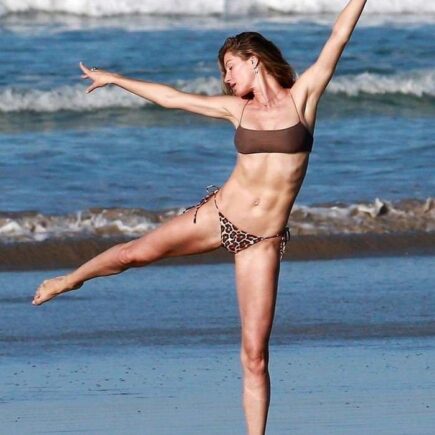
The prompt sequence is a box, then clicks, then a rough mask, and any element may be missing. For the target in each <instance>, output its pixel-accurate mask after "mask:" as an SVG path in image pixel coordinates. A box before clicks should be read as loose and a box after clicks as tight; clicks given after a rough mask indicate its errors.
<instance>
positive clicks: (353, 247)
mask: <svg viewBox="0 0 435 435" xmlns="http://www.w3.org/2000/svg"><path fill="white" fill-rule="evenodd" d="M129 240H131V238H125V237H124V238H91V239H65V240H46V241H42V242H21V243H14V244H9V243H3V244H2V243H0V270H47V269H57V268H63V267H77V266H79V265H81V264H82V263H84V262H85V261H87V260H88V259H90V258H92V257H94V256H95V255H97V254H99V253H100V252H102V251H104V250H106V249H108V248H109V247H111V246H113V245H115V244H116V243H121V242H126V241H129ZM390 255H397V256H408V255H435V232H424V231H421V232H405V233H385V234H376V233H366V234H347V235H346V234H342V235H329V236H310V235H306V236H293V235H292V236H291V239H290V241H289V243H288V244H287V251H286V253H285V255H284V258H283V261H305V260H325V259H335V258H355V257H367V256H390ZM233 259H234V257H233V255H232V254H230V253H228V252H227V251H226V250H225V249H224V248H222V247H221V248H219V249H217V250H215V251H212V252H210V253H206V254H201V255H191V256H185V257H177V258H168V259H165V260H163V261H160V262H158V263H156V264H159V265H175V264H214V263H228V262H232V261H233Z"/></svg>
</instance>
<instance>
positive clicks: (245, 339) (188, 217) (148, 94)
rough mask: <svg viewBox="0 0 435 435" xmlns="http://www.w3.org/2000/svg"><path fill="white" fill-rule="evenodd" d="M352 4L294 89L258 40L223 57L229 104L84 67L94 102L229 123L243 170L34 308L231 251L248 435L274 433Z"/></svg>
mask: <svg viewBox="0 0 435 435" xmlns="http://www.w3.org/2000/svg"><path fill="white" fill-rule="evenodd" d="M365 3H366V1H365V0H351V1H349V2H348V4H347V6H346V7H345V8H344V9H343V11H342V12H341V13H340V15H339V17H338V19H337V21H336V23H335V25H334V27H333V31H332V33H331V36H330V37H329V39H328V41H327V42H326V44H325V46H324V47H323V49H322V51H321V53H320V55H319V57H318V59H317V60H316V62H315V63H314V64H313V65H312V66H310V67H309V68H308V69H307V70H306V71H305V72H304V73H303V74H301V75H300V77H299V78H298V79H297V80H295V76H294V72H293V70H292V68H291V67H290V66H289V64H288V63H287V62H286V61H285V60H284V59H283V57H282V55H281V52H280V51H279V49H278V48H277V47H276V46H275V45H274V44H273V43H272V42H270V41H268V40H266V39H265V38H264V37H262V36H261V35H260V34H258V33H255V32H245V33H241V34H239V35H237V36H235V37H231V38H228V39H227V40H226V41H225V43H224V45H223V47H222V48H221V49H220V51H219V56H218V59H219V66H220V69H221V72H222V79H223V86H224V91H225V95H222V96H203V95H193V94H189V93H185V92H180V91H178V90H176V89H174V88H172V87H169V86H166V85H163V84H158V83H151V82H145V81H141V80H134V79H129V78H126V77H123V76H121V75H119V74H114V73H110V72H108V71H104V70H100V69H97V68H91V69H89V68H87V67H86V66H85V65H83V64H82V63H80V67H81V69H82V71H83V75H82V78H85V79H90V80H92V84H91V85H90V86H89V87H88V89H87V91H86V92H92V91H93V90H94V89H97V88H99V87H102V86H105V85H107V84H113V85H117V86H120V87H122V88H124V89H126V90H127V91H129V92H132V93H134V94H136V95H139V96H141V97H143V98H146V99H147V100H150V101H152V102H154V103H156V104H158V105H160V106H162V107H165V108H171V109H184V110H187V111H190V112H194V113H199V114H202V115H205V116H210V117H214V118H222V119H225V120H227V121H229V122H231V123H232V124H233V125H234V126H235V127H236V135H235V145H236V148H237V151H238V155H237V163H236V166H235V168H234V171H233V172H232V174H231V176H230V177H229V179H228V180H227V181H226V182H225V183H224V185H223V186H222V187H220V188H219V187H215V188H214V189H212V190H211V191H209V193H208V194H207V195H206V196H205V197H204V198H203V199H202V201H200V203H199V204H198V205H196V206H192V207H190V208H189V209H187V210H186V211H185V212H184V213H183V214H181V215H179V216H176V217H174V218H173V219H171V220H170V221H168V222H166V223H165V224H163V225H161V226H160V227H158V228H157V229H155V230H154V231H152V232H150V233H148V234H146V235H145V236H143V237H141V238H139V239H137V240H133V241H130V242H128V243H122V244H119V245H116V246H113V247H112V248H110V249H108V250H107V251H105V252H103V253H102V254H100V255H98V256H97V257H95V258H93V259H91V260H90V261H88V262H87V263H85V264H83V265H82V266H81V267H79V268H78V269H77V270H75V271H73V272H71V273H70V274H68V275H66V276H60V277H56V278H53V279H50V280H46V281H44V282H43V283H42V284H41V285H40V287H39V288H38V289H37V291H36V294H35V297H34V300H33V304H34V305H41V304H42V303H44V302H46V301H48V300H50V299H52V298H54V297H55V296H58V295H59V294H61V293H64V292H67V291H70V290H74V289H78V288H79V287H81V286H82V285H83V283H84V282H85V281H87V280H90V279H92V278H95V277H98V276H107V275H114V274H118V273H120V272H122V271H124V270H126V269H128V268H130V267H139V266H145V265H148V264H150V263H153V262H155V261H158V260H161V259H163V258H165V257H174V256H180V255H192V254H199V253H202V252H207V251H212V250H214V249H217V248H219V247H220V246H224V247H225V248H226V249H228V250H229V251H231V252H233V253H234V254H235V267H236V280H237V295H238V301H239V307H240V317H241V326H242V344H241V363H242V367H243V372H244V380H243V405H244V410H245V415H246V421H247V427H248V433H249V434H251V435H252V434H263V433H265V427H266V420H267V413H268V408H269V400H270V378H269V373H268V342H269V336H270V332H271V328H272V321H273V316H274V308H275V300H276V294H277V283H278V275H279V269H280V260H281V258H282V254H283V253H284V250H285V245H286V243H287V241H288V238H289V233H288V228H287V227H286V223H287V221H288V218H289V215H290V211H291V209H292V206H293V203H294V202H295V199H296V196H297V194H298V192H299V190H300V188H301V185H302V182H303V179H304V176H305V173H306V170H307V166H308V159H309V153H310V151H311V148H312V143H313V131H314V124H315V118H316V109H317V105H318V103H319V99H320V97H321V96H322V94H323V92H324V91H325V88H326V86H327V84H328V82H329V81H330V79H331V77H332V75H333V73H334V71H335V67H336V65H337V62H338V60H339V58H340V55H341V53H342V52H343V49H344V47H345V46H346V44H347V42H348V41H349V39H350V37H351V34H352V32H353V29H354V28H355V25H356V23H357V21H358V19H359V17H360V15H361V12H362V10H363V8H364V5H365Z"/></svg>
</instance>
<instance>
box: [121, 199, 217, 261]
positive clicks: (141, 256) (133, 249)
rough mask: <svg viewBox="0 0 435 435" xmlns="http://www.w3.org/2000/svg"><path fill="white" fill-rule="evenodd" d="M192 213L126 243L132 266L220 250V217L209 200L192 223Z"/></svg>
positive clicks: (190, 211)
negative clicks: (131, 258) (132, 260)
mask: <svg viewBox="0 0 435 435" xmlns="http://www.w3.org/2000/svg"><path fill="white" fill-rule="evenodd" d="M194 213H195V209H194V208H193V209H190V210H188V211H187V212H185V213H184V214H181V215H179V216H176V217H174V218H172V219H170V220H169V221H167V222H165V223H164V224H162V225H160V226H159V227H158V228H156V229H155V230H153V231H151V232H149V233H147V234H146V235H144V236H143V237H141V238H139V239H136V240H133V241H131V242H129V243H127V246H128V251H129V256H131V257H133V258H134V259H135V263H140V262H141V260H142V261H143V263H148V262H149V261H155V260H158V259H162V258H165V257H174V256H182V255H193V254H200V253H204V252H208V251H212V250H214V249H217V248H219V246H220V245H221V234H220V225H219V215H218V212H217V210H216V208H215V206H214V204H213V203H212V201H210V200H208V201H207V202H206V203H205V204H204V205H203V206H202V207H201V208H200V209H199V210H198V214H197V220H196V223H193V216H194Z"/></svg>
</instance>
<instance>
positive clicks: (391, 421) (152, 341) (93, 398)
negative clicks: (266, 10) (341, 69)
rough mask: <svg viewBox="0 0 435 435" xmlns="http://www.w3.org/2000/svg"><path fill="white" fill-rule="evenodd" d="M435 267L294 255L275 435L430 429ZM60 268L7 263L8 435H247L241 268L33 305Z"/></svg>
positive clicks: (281, 322)
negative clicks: (14, 268)
mask: <svg viewBox="0 0 435 435" xmlns="http://www.w3.org/2000/svg"><path fill="white" fill-rule="evenodd" d="M313 270H315V271H316V273H315V274H313V273H312V271H313ZM181 271H182V273H180V272H181ZM61 272H63V271H62V270H58V271H56V274H57V273H61ZM432 272H433V257H430V256H415V257H379V258H376V257H372V258H351V259H341V260H329V261H313V260H312V261H298V262H284V263H283V265H282V270H281V275H280V290H279V295H278V303H277V310H276V318H275V323H274V328H273V331H272V337H271V349H270V355H271V361H270V372H271V378H272V402H271V408H270V414H269V431H268V434H272V435H275V434H276V435H281V434H282V435H287V434H295V435H299V434H300V435H305V434H319V435H324V434H325V435H326V434H328V435H329V434H331V435H333V434H334V435H336V434H346V435H348V434H350V435H363V434H364V435H365V434H367V433H376V434H391V435H392V434H394V435H397V434H403V435H405V434H407V435H426V434H427V435H429V434H432V433H433V427H434V426H435V417H434V416H435V414H434V412H433V410H434V406H435V381H434V379H435V376H434V375H435V373H434V372H435V367H434V364H433V361H434V360H435V358H434V357H435V322H434V317H435V294H434V292H433V288H434V279H433V273H432ZM53 273H54V272H53V271H51V272H50V271H28V272H2V273H0V286H1V294H0V304H1V307H2V316H1V317H0V329H1V337H0V352H1V370H0V391H1V397H0V427H1V433H5V434H15V433H17V434H42V433H44V434H46V433H63V432H68V433H69V432H72V433H75V432H81V433H92V434H100V433H104V434H137V433H141V434H142V433H143V434H159V435H160V434H168V435H169V434H181V435H184V434H186V435H188V434H243V433H244V420H243V412H242V408H241V401H240V392H241V370H240V365H239V339H240V337H239V331H240V326H239V320H238V313H237V304H236V299H235V292H234V282H233V279H234V275H233V269H232V265H230V264H227V263H222V264H204V265H183V266H176V265H173V266H166V267H160V266H150V267H148V268H143V269H136V270H131V271H128V272H126V273H124V274H122V275H118V276H114V277H110V278H106V279H100V280H94V281H92V282H90V283H88V285H87V286H86V287H84V288H83V289H81V290H80V291H78V292H74V293H71V294H67V295H62V296H61V297H59V298H58V299H57V300H55V301H53V302H51V303H49V304H46V305H43V306H42V307H38V308H36V307H33V306H32V305H31V304H30V301H31V296H32V292H33V289H34V287H35V286H36V284H37V283H39V282H40V280H41V279H43V278H44V277H47V276H51V275H53Z"/></svg>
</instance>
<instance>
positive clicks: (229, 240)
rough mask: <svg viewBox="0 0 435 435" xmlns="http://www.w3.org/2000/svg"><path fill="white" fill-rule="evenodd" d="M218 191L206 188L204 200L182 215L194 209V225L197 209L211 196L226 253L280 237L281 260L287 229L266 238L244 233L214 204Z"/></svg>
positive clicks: (214, 188)
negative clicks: (217, 214)
mask: <svg viewBox="0 0 435 435" xmlns="http://www.w3.org/2000/svg"><path fill="white" fill-rule="evenodd" d="M210 188H212V190H210ZM219 189H220V187H218V186H214V185H213V184H212V185H210V186H207V191H208V193H207V195H206V196H204V198H202V199H201V201H200V202H199V203H198V204H195V205H192V206H191V207H188V208H186V210H184V211H183V213H186V211H188V210H190V209H192V208H195V207H196V210H195V214H194V216H193V223H196V215H197V213H198V210H199V208H200V207H201V206H202V205H204V204H205V203H206V202H207V201H208V199H209V198H210V197H211V196H213V199H214V203H215V206H216V209H217V210H218V213H219V221H220V227H221V243H222V246H223V247H224V248H225V249H226V250H227V251H229V252H232V253H233V254H237V253H238V252H240V251H243V249H246V248H249V247H250V246H252V245H254V244H255V243H258V242H261V241H262V240H266V239H273V238H275V237H280V238H281V244H280V260H282V257H283V255H284V253H285V248H286V245H287V242H288V241H289V240H290V230H289V227H287V226H286V227H285V228H284V229H283V230H282V231H280V232H279V233H278V234H275V235H273V236H268V237H260V236H255V235H254V234H250V233H247V232H246V231H243V230H241V229H240V228H237V227H236V226H235V225H234V224H233V223H232V222H231V221H230V220H229V219H227V218H226V217H225V216H224V215H223V214H222V213H221V211H220V210H219V207H218V205H217V203H216V193H217V192H218V190H219Z"/></svg>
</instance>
